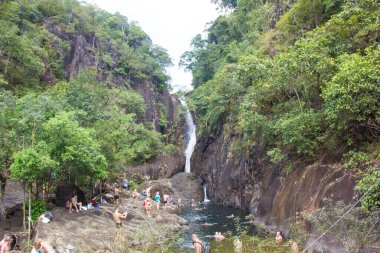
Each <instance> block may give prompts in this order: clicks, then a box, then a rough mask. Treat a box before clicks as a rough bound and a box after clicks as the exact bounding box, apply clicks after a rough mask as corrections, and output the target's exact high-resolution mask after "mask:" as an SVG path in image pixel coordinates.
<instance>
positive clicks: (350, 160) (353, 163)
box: [343, 150, 370, 168]
mask: <svg viewBox="0 0 380 253" xmlns="http://www.w3.org/2000/svg"><path fill="white" fill-rule="evenodd" d="M343 157H344V158H346V162H345V163H344V165H343V168H354V167H358V166H361V165H364V164H365V163H366V162H368V161H369V160H370V157H369V156H368V155H367V154H366V153H364V152H355V151H352V150H351V151H348V152H347V153H346V154H344V155H343Z"/></svg>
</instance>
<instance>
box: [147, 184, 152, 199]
mask: <svg viewBox="0 0 380 253" xmlns="http://www.w3.org/2000/svg"><path fill="white" fill-rule="evenodd" d="M152 187H153V186H149V187H148V188H146V196H147V197H148V198H150V189H152Z"/></svg>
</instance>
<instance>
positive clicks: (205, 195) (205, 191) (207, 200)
mask: <svg viewBox="0 0 380 253" xmlns="http://www.w3.org/2000/svg"><path fill="white" fill-rule="evenodd" d="M203 193H204V200H203V202H204V203H208V202H210V200H209V199H208V198H207V184H203Z"/></svg>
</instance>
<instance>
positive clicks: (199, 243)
mask: <svg viewBox="0 0 380 253" xmlns="http://www.w3.org/2000/svg"><path fill="white" fill-rule="evenodd" d="M191 240H192V241H193V245H194V248H195V252H196V253H202V241H201V240H199V238H198V236H197V235H196V234H192V236H191Z"/></svg>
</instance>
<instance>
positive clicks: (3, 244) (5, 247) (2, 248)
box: [0, 233, 11, 253]
mask: <svg viewBox="0 0 380 253" xmlns="http://www.w3.org/2000/svg"><path fill="white" fill-rule="evenodd" d="M9 252H11V237H10V236H9V235H8V234H7V233H5V234H4V237H3V240H1V241H0V253H9Z"/></svg>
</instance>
